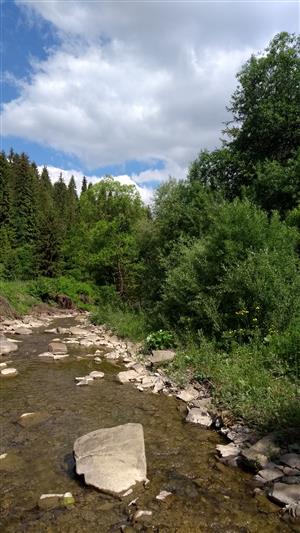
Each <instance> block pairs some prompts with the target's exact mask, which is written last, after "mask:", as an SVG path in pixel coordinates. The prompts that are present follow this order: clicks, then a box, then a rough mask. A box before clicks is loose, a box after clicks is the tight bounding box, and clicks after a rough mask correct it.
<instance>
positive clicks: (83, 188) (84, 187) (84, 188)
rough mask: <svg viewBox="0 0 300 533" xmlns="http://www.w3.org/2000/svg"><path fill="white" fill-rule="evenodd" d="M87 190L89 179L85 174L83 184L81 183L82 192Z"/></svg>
mask: <svg viewBox="0 0 300 533" xmlns="http://www.w3.org/2000/svg"><path fill="white" fill-rule="evenodd" d="M86 190H87V179H86V177H85V176H83V179H82V185H81V194H83V193H84V192H85V191H86Z"/></svg>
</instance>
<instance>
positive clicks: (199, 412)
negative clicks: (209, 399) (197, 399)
mask: <svg viewBox="0 0 300 533" xmlns="http://www.w3.org/2000/svg"><path fill="white" fill-rule="evenodd" d="M186 421H187V422H191V423H192V424H198V425H199V426H201V427H204V428H210V426H211V425H212V423H213V420H212V417H211V416H210V415H209V414H208V413H207V412H205V411H203V409H199V407H193V408H192V409H190V411H189V412H188V415H187V417H186Z"/></svg>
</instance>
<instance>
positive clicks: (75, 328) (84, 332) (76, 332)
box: [70, 326, 89, 337]
mask: <svg viewBox="0 0 300 533" xmlns="http://www.w3.org/2000/svg"><path fill="white" fill-rule="evenodd" d="M70 333H71V335H77V336H78V337H85V336H86V335H88V334H89V332H88V330H86V329H83V328H80V327H78V326H72V327H71V328H70Z"/></svg>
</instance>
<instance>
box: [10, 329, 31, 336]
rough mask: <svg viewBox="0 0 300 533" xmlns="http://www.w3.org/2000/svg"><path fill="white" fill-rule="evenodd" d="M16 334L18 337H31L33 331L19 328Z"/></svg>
mask: <svg viewBox="0 0 300 533" xmlns="http://www.w3.org/2000/svg"><path fill="white" fill-rule="evenodd" d="M14 333H15V334H16V335H31V333H32V331H31V329H29V328H23V327H21V328H17V329H15V331H14Z"/></svg>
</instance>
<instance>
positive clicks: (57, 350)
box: [48, 342, 68, 355]
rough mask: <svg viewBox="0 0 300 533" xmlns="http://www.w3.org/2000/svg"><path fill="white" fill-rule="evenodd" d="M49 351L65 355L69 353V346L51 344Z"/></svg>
mask: <svg viewBox="0 0 300 533" xmlns="http://www.w3.org/2000/svg"><path fill="white" fill-rule="evenodd" d="M48 351H49V352H52V353H54V354H55V355H56V354H59V355H62V354H63V355H64V354H66V353H67V352H68V348H67V345H66V344H65V343H64V342H50V344H49V346H48Z"/></svg>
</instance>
